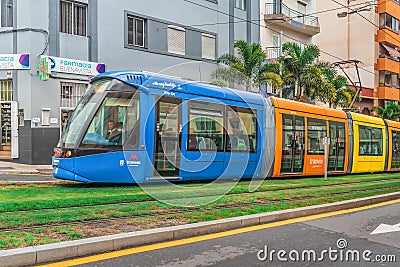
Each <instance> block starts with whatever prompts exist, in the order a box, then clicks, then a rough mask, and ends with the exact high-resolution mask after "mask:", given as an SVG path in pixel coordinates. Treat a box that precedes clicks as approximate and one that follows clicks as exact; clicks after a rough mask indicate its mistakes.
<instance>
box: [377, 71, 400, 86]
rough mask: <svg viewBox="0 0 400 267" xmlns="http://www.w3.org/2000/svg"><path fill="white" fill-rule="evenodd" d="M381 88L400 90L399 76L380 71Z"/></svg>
mask: <svg viewBox="0 0 400 267" xmlns="http://www.w3.org/2000/svg"><path fill="white" fill-rule="evenodd" d="M379 86H384V87H390V88H399V75H398V74H397V73H394V72H390V71H379Z"/></svg>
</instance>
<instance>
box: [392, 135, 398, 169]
mask: <svg viewBox="0 0 400 267" xmlns="http://www.w3.org/2000/svg"><path fill="white" fill-rule="evenodd" d="M397 168H400V132H399V131H392V169H397Z"/></svg>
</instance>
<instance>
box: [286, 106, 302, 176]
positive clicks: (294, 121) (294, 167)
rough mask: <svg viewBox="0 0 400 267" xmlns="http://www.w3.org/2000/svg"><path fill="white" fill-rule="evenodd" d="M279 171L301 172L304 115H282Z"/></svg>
mask: <svg viewBox="0 0 400 267" xmlns="http://www.w3.org/2000/svg"><path fill="white" fill-rule="evenodd" d="M282 119H283V125H282V127H283V138H282V142H283V147H282V163H281V173H302V172H303V166H304V129H305V127H304V117H300V116H294V115H286V114H284V115H283V118H282Z"/></svg>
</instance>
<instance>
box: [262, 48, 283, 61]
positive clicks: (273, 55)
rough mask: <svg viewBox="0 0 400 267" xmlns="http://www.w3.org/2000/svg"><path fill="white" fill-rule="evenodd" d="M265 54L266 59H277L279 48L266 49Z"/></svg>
mask: <svg viewBox="0 0 400 267" xmlns="http://www.w3.org/2000/svg"><path fill="white" fill-rule="evenodd" d="M265 53H266V54H267V59H270V60H271V59H272V60H273V59H278V57H279V56H280V53H281V52H280V48H279V47H267V48H265Z"/></svg>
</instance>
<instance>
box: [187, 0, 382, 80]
mask: <svg viewBox="0 0 400 267" xmlns="http://www.w3.org/2000/svg"><path fill="white" fill-rule="evenodd" d="M184 1H185V2H188V3H190V4H193V5H196V6H199V7H203V8H206V9H209V10H211V11H214V12H217V13H220V14H223V15H226V16H228V17H232V18H235V19H238V20H240V21H239V22H249V23H251V24H254V25H256V26H258V27H261V28H265V29H268V30H270V31H272V32H275V33H278V34H281V32H279V31H277V30H274V29H272V28H270V27H268V26H264V25H261V24H260V23H255V22H253V21H252V20H247V19H243V18H239V17H237V16H235V15H231V14H229V13H226V12H223V11H220V10H218V9H214V8H211V7H208V6H205V5H203V4H200V3H196V2H193V1H191V0H184ZM346 8H347V7H346ZM257 21H259V20H257ZM239 22H238V23H239ZM282 35H283V36H285V37H286V38H288V39H290V40H293V41H295V42H297V43H301V44H304V45H306V46H309V45H311V44H308V43H305V42H303V41H300V40H298V39H296V38H294V37H292V36H289V35H286V34H284V33H282ZM320 52H321V53H323V54H325V55H328V56H330V57H332V58H335V59H337V60H340V61H343V60H344V59H342V58H340V57H338V56H336V55H333V54H331V53H329V52H326V51H324V50H321V49H320ZM360 69H361V70H363V71H365V72H367V73H370V74H372V75H374V76H377V77H379V75H378V74H376V73H374V72H372V71H370V70H368V69H365V68H362V67H360Z"/></svg>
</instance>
